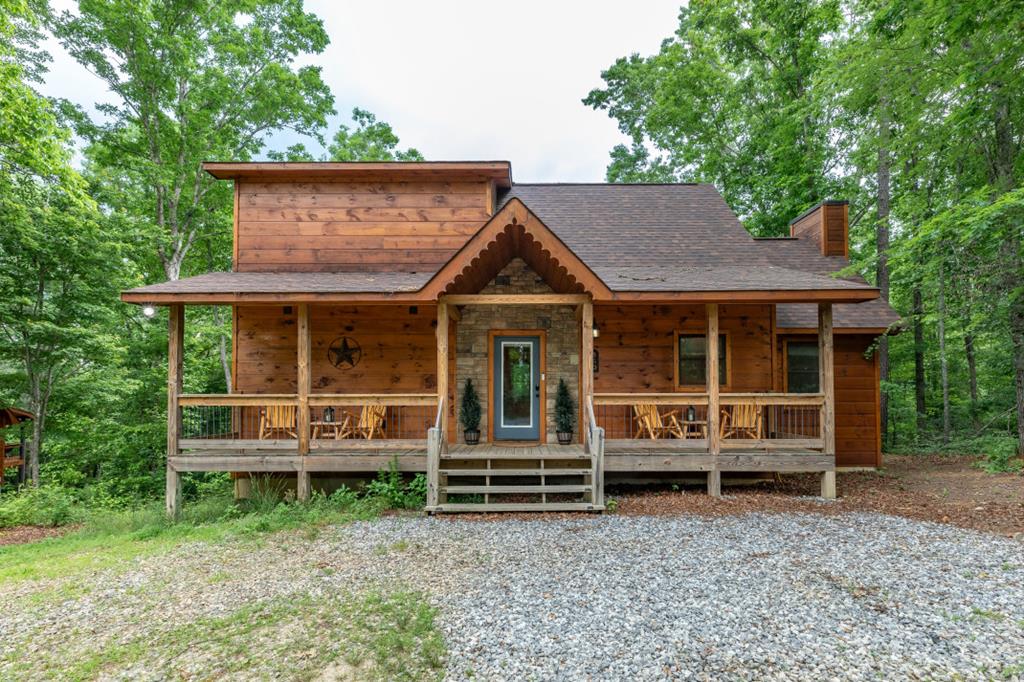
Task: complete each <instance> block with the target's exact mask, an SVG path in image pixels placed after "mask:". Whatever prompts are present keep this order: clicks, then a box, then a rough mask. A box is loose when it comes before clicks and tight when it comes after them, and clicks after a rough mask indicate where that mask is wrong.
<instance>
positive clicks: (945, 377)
mask: <svg viewBox="0 0 1024 682" xmlns="http://www.w3.org/2000/svg"><path fill="white" fill-rule="evenodd" d="M939 367H940V376H941V379H942V442H943V443H949V434H950V432H951V431H952V430H953V429H952V423H951V417H950V413H949V360H948V358H947V357H946V275H945V268H943V267H942V263H940V264H939Z"/></svg>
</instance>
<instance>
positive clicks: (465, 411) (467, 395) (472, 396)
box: [459, 379, 480, 445]
mask: <svg viewBox="0 0 1024 682" xmlns="http://www.w3.org/2000/svg"><path fill="white" fill-rule="evenodd" d="M459 421H461V422H462V428H463V431H462V437H463V438H464V439H465V441H466V445H476V444H477V443H479V442H480V397H479V396H478V395H477V394H476V388H474V387H473V380H472V379H466V389H465V390H464V391H463V392H462V408H461V409H460V410H459Z"/></svg>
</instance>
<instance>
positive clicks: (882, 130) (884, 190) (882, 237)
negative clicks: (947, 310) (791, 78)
mask: <svg viewBox="0 0 1024 682" xmlns="http://www.w3.org/2000/svg"><path fill="white" fill-rule="evenodd" d="M878 140H879V142H878V171H877V182H878V197H877V212H878V223H877V227H876V228H875V247H876V249H877V251H878V264H877V267H876V272H875V280H876V284H877V286H878V291H879V296H880V298H881V299H882V300H883V301H885V302H886V303H888V302H889V205H890V199H891V196H890V188H889V180H890V175H891V169H890V164H891V161H890V159H889V109H888V104H887V101H886V98H885V97H884V96H883V97H882V101H881V104H880V106H879V121H878ZM878 373H879V377H880V378H881V381H882V385H883V386H885V385H886V384H887V383H888V381H889V337H888V336H882V338H881V339H879V342H878ZM879 407H880V409H881V412H882V414H881V422H882V424H885V425H888V423H889V396H888V393H887V392H886V391H885V390H884V389H883V390H882V394H881V405H880V406H879Z"/></svg>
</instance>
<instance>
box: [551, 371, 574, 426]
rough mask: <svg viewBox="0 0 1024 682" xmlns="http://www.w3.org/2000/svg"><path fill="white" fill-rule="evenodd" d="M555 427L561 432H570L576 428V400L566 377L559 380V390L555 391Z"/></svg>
mask: <svg viewBox="0 0 1024 682" xmlns="http://www.w3.org/2000/svg"><path fill="white" fill-rule="evenodd" d="M555 427H556V428H557V429H558V430H559V431H560V432H561V433H569V432H571V431H572V430H573V429H575V428H576V401H574V400H573V399H572V394H571V393H569V385H568V384H566V383H565V379H559V380H558V390H556V391H555Z"/></svg>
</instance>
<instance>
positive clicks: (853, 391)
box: [777, 334, 882, 467]
mask: <svg viewBox="0 0 1024 682" xmlns="http://www.w3.org/2000/svg"><path fill="white" fill-rule="evenodd" d="M814 338H815V337H814V336H813V335H792V334H787V335H779V341H778V347H777V348H778V353H779V357H780V361H779V362H778V363H777V367H778V376H777V381H778V384H777V385H778V386H779V387H782V388H783V390H785V375H784V372H785V371H786V370H785V362H784V358H785V356H784V355H783V353H784V350H785V346H784V344H785V342H786V341H787V340H793V341H813V340H814ZM874 341H875V337H873V336H870V335H866V334H865V335H861V334H843V335H836V337H835V382H836V466H837V467H876V466H881V464H882V456H881V442H880V440H879V436H880V431H879V423H878V419H879V409H880V408H879V399H880V388H879V385H878V354H877V353H872V354H871V357H870V358H865V357H864V353H865V352H866V351H867V350H868V348H870V347H871V345H872V344H873V343H874Z"/></svg>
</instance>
